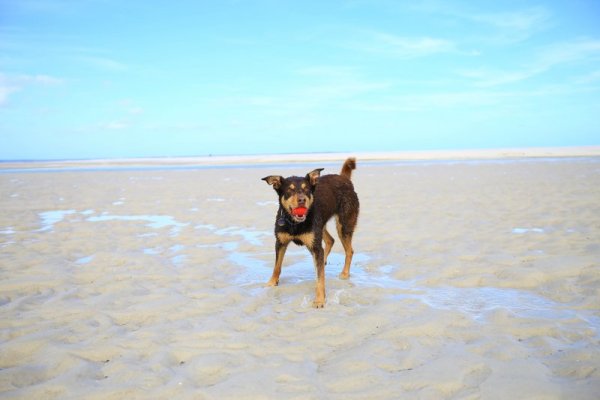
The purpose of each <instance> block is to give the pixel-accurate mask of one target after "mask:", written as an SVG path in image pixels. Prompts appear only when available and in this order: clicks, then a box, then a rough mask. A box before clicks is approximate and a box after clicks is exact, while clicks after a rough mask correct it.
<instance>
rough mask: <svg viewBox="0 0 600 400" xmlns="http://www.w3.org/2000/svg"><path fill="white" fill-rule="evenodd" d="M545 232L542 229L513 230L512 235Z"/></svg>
mask: <svg viewBox="0 0 600 400" xmlns="http://www.w3.org/2000/svg"><path fill="white" fill-rule="evenodd" d="M545 232H546V231H545V230H544V229H542V228H514V229H513V230H512V233H516V234H524V233H545Z"/></svg>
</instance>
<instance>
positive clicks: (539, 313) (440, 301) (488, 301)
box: [228, 247, 600, 332]
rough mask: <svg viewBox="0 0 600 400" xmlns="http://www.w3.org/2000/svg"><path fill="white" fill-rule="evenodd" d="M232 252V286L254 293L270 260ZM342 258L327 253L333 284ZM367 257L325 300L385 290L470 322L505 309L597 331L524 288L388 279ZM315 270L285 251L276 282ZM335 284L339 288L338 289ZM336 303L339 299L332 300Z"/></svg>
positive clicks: (301, 256) (598, 323) (310, 277)
mask: <svg viewBox="0 0 600 400" xmlns="http://www.w3.org/2000/svg"><path fill="white" fill-rule="evenodd" d="M235 250H236V248H233V249H232V250H231V251H230V252H229V255H228V259H229V260H230V261H231V262H233V263H234V264H236V265H238V266H241V267H244V269H245V272H244V273H242V274H240V275H239V276H238V278H237V280H236V284H239V285H241V286H243V287H249V288H251V289H255V288H257V287H259V286H260V287H262V285H263V284H264V283H265V282H267V281H268V279H269V277H270V276H271V272H272V268H273V263H274V259H275V256H274V254H273V253H272V252H268V253H265V252H263V253H244V252H239V251H235ZM344 258H345V257H344V254H343V253H338V252H332V253H331V254H330V255H329V259H328V263H327V266H326V267H325V275H326V280H338V281H339V278H338V274H339V273H340V272H341V270H342V267H343V265H344ZM370 263H371V258H370V257H369V255H367V254H364V253H355V254H354V257H353V260H352V269H351V273H350V279H349V280H348V281H344V282H347V285H348V287H347V288H345V289H344V288H342V289H340V288H339V287H338V288H337V289H336V290H332V291H331V294H330V297H329V299H330V300H329V301H332V302H334V303H336V299H338V298H339V297H340V296H345V297H348V296H352V290H353V289H354V288H368V287H371V288H373V287H375V288H381V289H385V290H386V291H387V293H388V295H389V296H390V297H391V298H396V299H399V300H403V299H414V300H418V301H420V302H422V303H423V304H425V305H427V306H429V307H431V308H434V309H438V310H448V311H457V312H460V313H462V314H465V315H468V316H470V317H471V318H473V319H474V320H478V321H479V320H485V318H486V317H488V316H489V314H490V312H492V311H494V310H498V309H503V310H507V311H509V312H510V313H512V314H514V315H515V316H517V317H521V318H543V319H552V320H570V319H578V320H582V321H585V322H586V323H587V324H589V326H590V327H591V328H593V329H594V330H596V331H597V332H600V318H598V317H595V316H594V315H593V314H592V313H588V312H586V311H585V310H573V309H570V308H569V306H568V305H565V304H561V303H558V302H555V301H552V300H550V299H548V298H545V297H543V296H540V295H537V294H535V293H533V292H529V291H526V290H518V289H512V288H498V287H453V286H437V287H436V286H423V285H419V281H418V280H416V279H413V280H398V279H394V278H392V277H391V276H390V275H391V274H392V273H393V271H394V270H395V269H396V268H397V267H396V266H393V265H383V266H378V267H372V266H370V265H369V264H370ZM314 280H315V271H314V266H313V260H312V256H311V255H310V254H309V253H308V251H307V250H306V249H305V248H300V247H298V248H293V247H290V248H289V249H288V251H287V253H286V258H285V261H284V265H283V270H282V274H281V280H280V282H281V283H282V284H298V283H301V282H314ZM338 286H339V285H338ZM338 300H339V299H338Z"/></svg>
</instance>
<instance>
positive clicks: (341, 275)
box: [339, 272, 350, 280]
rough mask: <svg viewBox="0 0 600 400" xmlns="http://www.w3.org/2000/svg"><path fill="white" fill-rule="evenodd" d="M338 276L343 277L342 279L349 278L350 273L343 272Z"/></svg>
mask: <svg viewBox="0 0 600 400" xmlns="http://www.w3.org/2000/svg"><path fill="white" fill-rule="evenodd" d="M339 276H340V279H344V280H346V279H348V278H350V274H345V273H343V272H342V273H341V274H340V275H339Z"/></svg>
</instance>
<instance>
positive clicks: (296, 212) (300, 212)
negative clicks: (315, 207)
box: [292, 207, 308, 218]
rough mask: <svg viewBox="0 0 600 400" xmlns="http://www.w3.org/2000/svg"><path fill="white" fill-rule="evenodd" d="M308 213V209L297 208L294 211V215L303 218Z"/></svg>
mask: <svg viewBox="0 0 600 400" xmlns="http://www.w3.org/2000/svg"><path fill="white" fill-rule="evenodd" d="M306 211H308V209H307V208H306V207H296V208H293V209H292V215H293V216H295V217H300V218H302V217H304V216H305V215H306Z"/></svg>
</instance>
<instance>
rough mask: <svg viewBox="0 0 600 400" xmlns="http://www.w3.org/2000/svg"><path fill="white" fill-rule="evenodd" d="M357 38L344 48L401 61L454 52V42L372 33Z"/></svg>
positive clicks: (363, 33)
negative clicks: (400, 59) (401, 59)
mask: <svg viewBox="0 0 600 400" xmlns="http://www.w3.org/2000/svg"><path fill="white" fill-rule="evenodd" d="M359 36H360V38H359V39H356V40H354V41H349V42H347V43H346V44H345V46H347V47H350V48H352V49H354V50H360V51H365V52H369V53H377V54H382V55H387V56H390V57H396V58H403V59H411V58H418V57H425V56H429V55H432V54H437V53H448V52H453V51H456V45H455V43H454V42H452V41H450V40H447V39H441V38H433V37H428V36H421V37H407V36H398V35H392V34H389V33H385V32H374V31H362V32H361V34H360V35H359Z"/></svg>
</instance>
